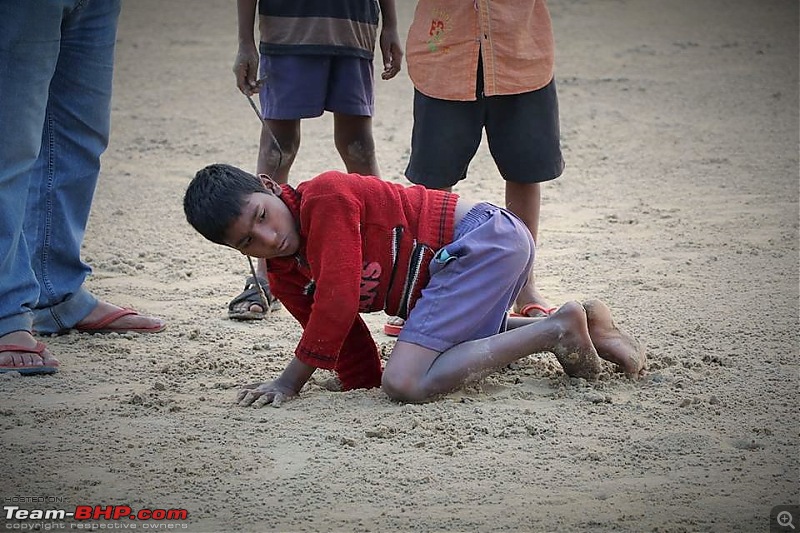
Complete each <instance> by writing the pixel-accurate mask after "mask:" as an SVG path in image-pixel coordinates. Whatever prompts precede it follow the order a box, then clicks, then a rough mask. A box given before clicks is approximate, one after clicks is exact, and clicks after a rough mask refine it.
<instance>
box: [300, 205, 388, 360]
mask: <svg viewBox="0 0 800 533" xmlns="http://www.w3.org/2000/svg"><path fill="white" fill-rule="evenodd" d="M303 213H313V216H305V217H304V216H303ZM360 213H361V209H360V206H359V205H358V203H357V202H356V201H355V200H353V199H351V198H348V197H343V196H342V195H335V194H321V195H313V196H312V197H311V198H309V199H308V200H307V201H306V200H305V199H304V207H303V209H301V224H303V225H304V226H305V227H306V228H307V235H308V237H307V239H306V259H307V261H308V263H309V266H310V267H311V272H312V274H313V275H314V280H315V283H316V288H315V291H314V303H313V304H312V306H311V314H310V316H309V318H308V324H307V325H306V328H305V330H304V331H303V337H302V338H301V339H300V344H299V345H298V346H297V350H296V351H295V354H296V355H297V357H298V358H299V359H300V360H301V361H303V362H305V363H307V364H310V365H312V366H316V367H318V368H326V369H335V368H336V366H337V364H336V363H337V359H338V358H339V354H340V353H341V351H342V348H343V346H344V342H345V339H346V338H347V337H348V335H349V334H350V332H351V330H352V329H353V328H354V327H355V326H356V324H355V323H356V322H357V320H360V317H359V316H358V309H359V291H360V285H361V263H362V259H361V257H362V255H361V231H360V224H361V220H360ZM367 333H368V332H367ZM373 344H374V343H373Z"/></svg>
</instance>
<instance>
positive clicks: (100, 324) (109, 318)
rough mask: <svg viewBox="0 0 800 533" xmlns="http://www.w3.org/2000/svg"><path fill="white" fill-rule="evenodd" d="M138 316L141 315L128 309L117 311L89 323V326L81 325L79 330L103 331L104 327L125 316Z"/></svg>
mask: <svg viewBox="0 0 800 533" xmlns="http://www.w3.org/2000/svg"><path fill="white" fill-rule="evenodd" d="M138 314H139V313H137V312H136V311H134V310H133V309H128V308H122V309H117V310H116V311H114V312H111V313H109V314H107V315H106V316H104V317H103V318H101V319H100V320H95V321H94V322H89V323H88V324H81V325H80V327H79V329H82V330H95V329H103V328H104V327H106V326H107V325H109V324H111V323H112V322H114V321H115V320H117V319H118V318H121V317H123V316H128V315H138Z"/></svg>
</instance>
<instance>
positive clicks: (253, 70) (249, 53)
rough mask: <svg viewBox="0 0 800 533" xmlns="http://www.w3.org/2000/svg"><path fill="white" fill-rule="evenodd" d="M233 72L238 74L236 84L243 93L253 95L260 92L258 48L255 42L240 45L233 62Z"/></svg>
mask: <svg viewBox="0 0 800 533" xmlns="http://www.w3.org/2000/svg"><path fill="white" fill-rule="evenodd" d="M233 73H234V74H235V75H236V86H237V87H238V88H239V90H240V91H242V94H245V95H247V96H252V95H253V93H257V92H258V89H259V86H258V81H257V80H258V50H257V49H256V46H255V44H253V45H252V46H240V47H239V51H238V52H237V54H236V60H235V61H234V62H233Z"/></svg>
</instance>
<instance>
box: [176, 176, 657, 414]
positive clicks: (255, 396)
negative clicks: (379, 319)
mask: <svg viewBox="0 0 800 533" xmlns="http://www.w3.org/2000/svg"><path fill="white" fill-rule="evenodd" d="M184 211H185V213H186V218H187V220H188V221H189V223H190V224H191V225H192V226H193V227H194V228H195V229H196V230H197V231H199V232H200V233H201V234H202V235H203V236H204V237H206V238H207V239H209V240H210V241H212V242H215V243H218V244H222V245H225V246H229V247H231V248H235V249H236V250H239V251H240V252H241V253H243V254H247V255H249V256H252V257H258V258H264V259H266V260H267V261H268V272H269V278H270V280H269V281H270V286H271V287H272V290H273V292H274V294H275V296H277V297H278V299H280V301H281V302H282V303H283V305H284V306H285V307H286V309H287V310H288V311H289V312H290V313H291V314H292V315H293V316H294V317H295V318H296V319H297V320H298V321H299V322H300V324H301V325H302V326H303V335H302V338H301V340H300V343H299V344H298V346H297V348H296V350H295V357H294V358H293V359H292V361H291V362H290V363H289V364H288V366H287V367H286V369H285V370H284V371H283V373H282V374H281V375H280V376H279V377H278V378H277V379H275V380H274V381H271V382H269V383H264V384H261V385H259V386H257V387H254V388H251V389H245V390H242V391H240V393H239V400H240V404H241V405H250V404H252V405H255V406H262V405H265V404H267V403H273V404H280V402H282V401H283V400H284V399H287V398H290V397H292V396H295V395H297V394H298V392H299V391H300V389H301V388H302V387H303V385H304V384H305V383H306V382H307V381H308V379H309V378H310V377H311V375H312V374H313V372H314V370H315V369H317V368H324V369H328V370H333V371H334V372H335V373H336V375H337V377H338V378H339V380H340V382H341V385H342V388H343V389H345V390H347V389H354V388H370V387H378V386H381V387H382V388H383V390H384V391H385V392H386V393H387V394H388V395H389V396H390V397H391V398H393V399H395V400H398V401H404V402H424V401H427V400H430V399H432V398H434V397H435V396H437V395H440V394H443V393H446V392H450V391H452V390H454V389H456V388H458V387H459V386H461V385H462V384H464V383H466V382H470V381H475V380H478V379H480V378H482V377H484V376H486V375H487V374H489V373H490V372H492V371H493V370H496V369H498V368H501V367H503V366H504V365H507V364H509V363H511V362H512V361H515V360H517V359H519V358H522V357H525V356H527V355H529V354H532V353H538V352H552V353H554V354H555V355H556V357H557V359H558V360H559V362H560V363H561V365H562V366H563V367H564V370H565V371H566V372H567V373H568V374H569V375H571V376H577V377H585V378H594V377H596V376H597V374H598V373H599V372H600V370H601V364H600V360H599V358H598V355H599V356H600V357H602V358H604V359H606V360H609V361H611V362H613V363H615V364H616V365H618V366H619V367H620V368H621V370H622V371H624V372H625V373H627V374H629V375H632V376H636V375H638V374H639V373H641V372H642V371H643V370H644V363H645V360H644V354H643V351H642V349H641V346H640V344H639V343H638V342H637V341H636V340H635V339H634V338H633V337H631V336H630V335H628V334H626V333H623V332H622V331H620V330H619V329H617V328H616V327H615V326H614V324H613V321H612V320H611V314H610V312H609V310H608V308H607V307H606V306H605V305H604V304H603V303H602V302H599V301H597V300H595V301H592V302H587V303H586V304H584V305H581V304H579V303H577V302H570V303H567V304H565V305H563V306H562V307H561V308H560V309H559V310H558V311H556V312H555V313H553V314H552V315H550V316H549V317H546V318H539V319H531V318H522V317H520V318H508V315H507V310H508V309H509V308H510V307H511V306H512V304H513V303H514V299H515V297H516V296H517V293H518V292H519V291H520V290H521V289H522V287H523V286H524V284H525V283H526V280H527V279H528V271H529V270H530V268H531V266H532V264H533V256H534V243H533V239H532V238H531V236H530V233H529V232H528V230H527V228H526V227H525V225H524V224H523V223H522V222H521V221H520V220H519V219H518V218H517V217H516V216H514V215H513V214H512V213H510V212H509V211H506V210H505V209H502V208H499V207H496V206H494V205H491V204H488V203H474V204H473V203H469V202H467V201H465V200H463V199H460V198H459V197H458V196H457V195H455V194H453V193H449V192H445V191H438V190H431V189H426V188H424V187H422V186H412V187H404V186H402V185H399V184H396V183H391V182H386V181H381V180H380V179H378V178H374V177H365V176H359V175H356V174H344V173H341V172H333V171H332V172H325V173H323V174H320V175H319V176H317V177H316V178H314V179H312V180H309V181H306V182H304V183H301V184H299V185H298V186H297V188H296V189H295V188H292V187H291V186H289V185H278V184H276V183H275V182H273V181H272V180H271V179H269V178H268V177H267V176H264V175H262V176H259V177H256V176H254V175H252V174H249V173H247V172H245V171H243V170H240V169H238V168H236V167H232V166H229V165H223V164H215V165H210V166H208V167H206V168H204V169H202V170H200V171H199V172H197V174H196V175H195V177H194V179H193V180H192V182H191V183H190V185H189V187H188V189H187V191H186V195H185V197H184ZM373 311H385V312H386V313H387V314H389V315H391V316H399V317H401V318H404V319H406V324H405V327H404V328H403V330H402V333H401V334H400V336H399V337H398V340H397V342H396V344H395V346H394V349H393V350H392V353H391V355H390V356H389V359H388V361H387V363H386V368H385V369H382V368H381V360H380V357H379V353H378V348H377V346H376V345H375V342H374V341H373V339H372V337H371V335H370V332H369V330H368V328H367V326H366V324H365V323H364V321H363V320H362V319H361V317H360V316H359V313H366V312H373Z"/></svg>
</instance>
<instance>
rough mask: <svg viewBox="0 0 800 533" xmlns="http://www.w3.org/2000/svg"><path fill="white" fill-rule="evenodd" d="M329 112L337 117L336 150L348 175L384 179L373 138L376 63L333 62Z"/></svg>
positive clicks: (347, 59)
mask: <svg viewBox="0 0 800 533" xmlns="http://www.w3.org/2000/svg"><path fill="white" fill-rule="evenodd" d="M327 81H328V83H327V94H326V97H325V109H326V110H328V111H331V112H332V113H333V138H334V142H335V143H336V150H337V151H338V152H339V155H340V156H341V158H342V161H343V162H344V165H345V168H346V169H347V171H348V172H354V173H356V174H362V175H365V176H380V168H379V167H378V161H377V159H376V157H375V140H374V138H373V136H372V115H373V114H374V112H375V90H374V74H373V68H372V61H370V60H369V59H363V58H360V57H348V56H336V57H332V58H331V68H330V72H329V77H328V80H327Z"/></svg>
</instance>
